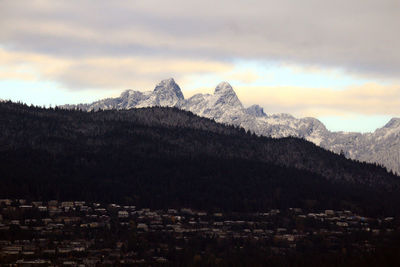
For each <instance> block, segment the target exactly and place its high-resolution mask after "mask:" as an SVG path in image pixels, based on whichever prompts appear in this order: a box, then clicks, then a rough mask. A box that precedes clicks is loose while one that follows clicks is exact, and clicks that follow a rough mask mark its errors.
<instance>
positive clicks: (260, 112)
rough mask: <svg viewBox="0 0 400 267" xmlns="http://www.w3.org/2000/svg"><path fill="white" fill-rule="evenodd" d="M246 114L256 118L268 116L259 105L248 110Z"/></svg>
mask: <svg viewBox="0 0 400 267" xmlns="http://www.w3.org/2000/svg"><path fill="white" fill-rule="evenodd" d="M246 113H247V114H249V115H253V116H256V117H264V116H267V114H265V113H264V109H263V108H262V107H260V106H259V105H252V106H250V107H248V108H246Z"/></svg>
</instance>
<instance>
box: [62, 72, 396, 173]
mask: <svg viewBox="0 0 400 267" xmlns="http://www.w3.org/2000/svg"><path fill="white" fill-rule="evenodd" d="M153 106H163V107H177V108H179V109H183V110H186V111H191V112H193V113H194V114H196V115H199V116H202V117H206V118H210V119H214V120H215V121H216V122H220V123H224V124H230V125H235V126H240V127H243V128H244V129H246V130H248V131H251V132H253V133H255V134H257V135H260V136H269V137H274V138H281V137H289V136H292V137H298V138H303V139H306V140H308V141H310V142H313V143H314V144H316V145H318V146H321V147H323V148H325V149H327V150H330V151H333V152H335V153H338V154H339V153H341V154H344V155H345V156H346V157H347V158H350V159H354V160H359V161H365V162H369V163H377V164H379V165H382V166H384V167H386V168H387V169H388V170H391V171H393V172H395V173H400V164H399V163H400V119H399V118H393V119H391V120H390V121H389V122H388V123H387V124H386V125H385V126H383V127H382V128H379V129H377V130H375V131H374V132H372V133H364V134H363V133H356V132H350V133H348V132H332V131H329V130H328V129H327V128H326V127H325V125H324V124H323V123H322V122H320V121H319V120H318V119H315V118H311V117H307V118H295V117H293V116H291V115H289V114H284V113H282V114H271V115H269V114H265V113H264V110H263V108H262V107H260V106H259V105H252V106H250V107H247V108H246V107H244V106H243V104H242V103H241V101H240V100H239V98H238V97H237V95H236V93H235V91H234V90H233V88H232V86H231V85H230V84H229V83H227V82H221V83H220V84H218V85H217V87H216V88H215V91H214V94H196V95H194V96H192V97H190V98H188V99H185V98H184V96H183V93H182V91H181V88H180V87H179V85H178V84H177V83H176V82H175V81H174V79H172V78H170V79H166V80H163V81H161V82H160V83H159V84H157V85H156V87H155V89H154V90H153V91H147V92H140V91H134V90H126V91H124V92H123V93H122V94H121V95H120V96H119V97H117V98H108V99H103V100H99V101H96V102H94V103H90V104H78V105H64V106H60V107H61V108H65V109H80V110H84V111H96V110H110V109H117V110H122V109H132V108H142V107H153Z"/></svg>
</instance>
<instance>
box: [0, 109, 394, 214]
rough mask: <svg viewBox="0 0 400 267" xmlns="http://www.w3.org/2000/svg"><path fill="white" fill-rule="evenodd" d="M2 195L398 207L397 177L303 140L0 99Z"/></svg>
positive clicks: (205, 204) (150, 115)
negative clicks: (42, 107)
mask: <svg viewBox="0 0 400 267" xmlns="http://www.w3.org/2000/svg"><path fill="white" fill-rule="evenodd" d="M0 114H1V117H0V152H1V153H0V157H1V159H0V162H1V163H0V176H1V179H0V197H11V196H15V197H22V196H24V197H26V196H28V197H31V198H43V197H46V198H59V199H92V200H107V201H110V200H117V199H118V200H124V201H128V202H134V203H136V204H141V205H148V206H154V207H163V206H169V205H178V206H182V205H187V206H193V207H201V208H205V209H233V210H237V209H239V210H240V209H242V210H243V209H246V210H248V209H256V210H261V209H264V208H267V207H277V206H286V207H287V206H303V207H307V206H313V207H315V206H317V207H321V208H328V207H333V206H334V207H342V208H345V207H352V208H356V209H360V210H362V211H365V212H397V209H398V208H397V207H395V206H394V205H392V204H391V203H395V202H394V201H396V200H397V198H398V197H397V196H396V195H397V194H396V192H397V190H398V188H399V183H398V177H397V176H394V175H392V174H389V173H387V172H386V171H385V169H384V168H382V167H379V166H376V165H371V164H366V163H358V162H354V161H351V160H348V159H346V158H344V157H343V156H340V155H337V154H334V153H332V152H329V151H326V150H324V149H322V148H320V147H318V146H316V145H314V144H312V143H310V142H307V141H305V140H302V139H297V138H283V139H274V138H267V137H258V136H256V135H254V134H250V133H248V132H247V133H246V132H245V130H243V129H240V128H235V127H233V126H231V127H228V126H225V125H221V124H218V123H215V122H214V121H212V120H209V119H206V118H201V117H198V116H195V115H193V114H192V113H190V112H185V111H182V110H179V109H177V108H160V107H154V108H143V109H132V110H120V111H115V110H110V111H100V112H82V111H70V110H60V109H56V110H52V109H50V110H49V109H41V108H35V107H27V106H23V105H19V104H13V103H0Z"/></svg>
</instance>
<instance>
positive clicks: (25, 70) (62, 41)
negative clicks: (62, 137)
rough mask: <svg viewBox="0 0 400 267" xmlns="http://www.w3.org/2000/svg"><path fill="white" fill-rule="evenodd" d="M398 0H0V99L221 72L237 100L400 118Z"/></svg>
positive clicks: (40, 99) (144, 85) (53, 96)
mask: <svg viewBox="0 0 400 267" xmlns="http://www.w3.org/2000/svg"><path fill="white" fill-rule="evenodd" d="M399 27H400V1H398V0H393V1H392V0H350V1H349V0H335V1H332V0H329V1H325V0H302V1H293V0H280V1H272V0H243V1H242V0H238V1H236V0H235V1H234V0H229V1H228V0H219V1H215V0H201V1H199V0H196V1H195V0H182V1H178V0H168V1H165V0H160V1H155V0H143V1H142V0H135V1H106V0H96V1H85V0H79V1H74V0H65V1H40V0H37V1H36V0H26V1H23V0H21V1H15V0H0V98H1V99H11V100H14V101H22V102H26V103H33V104H36V105H47V106H48V105H50V104H51V105H57V104H65V103H81V102H90V101H94V100H97V99H99V98H104V97H112V96H118V95H119V94H120V93H121V91H122V90H124V89H128V88H129V89H135V90H142V91H145V90H152V89H153V87H154V86H155V84H156V83H157V82H158V81H159V80H161V79H164V78H168V77H174V78H175V80H176V81H177V82H178V84H179V85H180V86H181V88H182V90H183V93H184V95H185V97H190V96H191V95H193V94H194V93H198V92H203V93H205V92H212V91H213V89H214V87H215V86H216V84H218V83H219V82H220V81H223V80H225V81H228V82H230V83H231V85H232V86H233V87H234V89H235V91H236V92H237V94H238V95H239V98H240V99H241V100H242V102H243V104H244V105H245V106H248V105H251V104H254V103H258V104H260V105H261V106H263V107H264V109H265V111H266V112H267V113H282V112H284V113H291V114H293V115H295V116H297V117H304V116H312V117H317V118H319V119H320V120H321V121H322V122H324V123H325V124H326V125H327V127H328V129H331V130H345V131H363V132H366V131H373V130H375V129H376V128H377V127H381V126H383V125H384V124H385V123H386V122H387V121H388V120H389V118H391V117H395V116H396V117H400V52H399V51H398V49H399V47H400V34H398V31H399Z"/></svg>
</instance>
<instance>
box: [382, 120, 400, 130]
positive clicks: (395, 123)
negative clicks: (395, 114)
mask: <svg viewBox="0 0 400 267" xmlns="http://www.w3.org/2000/svg"><path fill="white" fill-rule="evenodd" d="M398 127H400V118H392V119H391V120H390V121H389V122H388V123H386V125H385V126H384V128H398Z"/></svg>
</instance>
